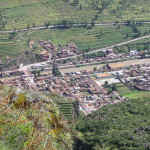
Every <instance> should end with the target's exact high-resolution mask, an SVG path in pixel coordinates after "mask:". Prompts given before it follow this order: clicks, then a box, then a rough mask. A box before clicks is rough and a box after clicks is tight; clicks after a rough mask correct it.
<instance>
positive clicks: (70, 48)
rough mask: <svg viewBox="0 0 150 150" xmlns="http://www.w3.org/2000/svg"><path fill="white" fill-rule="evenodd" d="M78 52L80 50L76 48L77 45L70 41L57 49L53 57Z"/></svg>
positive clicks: (56, 57) (66, 55)
mask: <svg viewBox="0 0 150 150" xmlns="http://www.w3.org/2000/svg"><path fill="white" fill-rule="evenodd" d="M80 53H81V52H80V51H79V50H78V48H77V46H76V45H75V44H74V43H70V44H67V45H65V46H64V47H62V48H60V49H59V50H58V52H57V54H56V56H55V59H59V58H65V57H69V56H74V55H76V54H80Z"/></svg>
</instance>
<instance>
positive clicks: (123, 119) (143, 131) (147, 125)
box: [76, 99, 150, 150]
mask: <svg viewBox="0 0 150 150" xmlns="http://www.w3.org/2000/svg"><path fill="white" fill-rule="evenodd" d="M149 107H150V99H136V100H133V101H128V102H123V103H118V104H115V105H110V106H106V107H103V108H102V109H100V110H98V111H96V112H94V113H92V114H90V115H88V116H87V117H81V118H80V120H79V121H78V123H77V127H76V128H77V130H78V131H79V135H78V136H79V137H78V139H77V141H76V150H79V149H80V150H102V149H104V150H149V148H150V139H149V137H150V109H149Z"/></svg>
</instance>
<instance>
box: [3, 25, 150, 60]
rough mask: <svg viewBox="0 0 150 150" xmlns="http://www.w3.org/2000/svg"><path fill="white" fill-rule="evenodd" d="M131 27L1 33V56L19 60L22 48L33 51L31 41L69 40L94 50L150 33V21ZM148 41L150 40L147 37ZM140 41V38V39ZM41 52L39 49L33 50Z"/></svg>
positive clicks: (81, 47) (58, 42) (81, 49)
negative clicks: (29, 43)
mask: <svg viewBox="0 0 150 150" xmlns="http://www.w3.org/2000/svg"><path fill="white" fill-rule="evenodd" d="M136 29H137V30H136V31H135V29H134V28H133V27H132V26H125V25H120V26H95V27H94V28H92V29H87V28H79V27H75V28H70V29H45V30H38V31H35V30H32V31H25V32H19V33H15V32H14V33H0V57H1V58H4V57H6V56H11V58H13V59H16V58H17V57H18V56H19V55H20V53H21V52H23V51H32V50H31V49H30V48H29V46H28V41H29V40H31V41H32V40H33V41H35V42H36V41H39V40H48V39H49V40H51V41H52V42H53V44H54V45H55V46H56V47H60V46H63V45H65V44H68V43H71V42H73V43H75V44H76V45H77V46H78V48H79V50H80V51H82V52H83V51H84V52H87V51H92V50H94V49H98V48H103V47H107V46H109V45H113V44H117V43H120V42H123V41H127V40H130V39H132V38H135V37H138V36H144V35H147V34H149V32H150V24H142V25H139V26H137V27H136ZM148 41H149V40H148ZM137 42H139V41H137ZM32 52H33V53H38V51H32Z"/></svg>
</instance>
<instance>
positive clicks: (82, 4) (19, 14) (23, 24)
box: [0, 0, 150, 30]
mask: <svg viewBox="0 0 150 150" xmlns="http://www.w3.org/2000/svg"><path fill="white" fill-rule="evenodd" d="M149 12H150V3H149V0H32V1H30V0H7V1H6V0H0V16H1V17H0V19H1V20H0V22H1V24H2V25H4V29H7V30H10V29H12V30H14V29H16V28H17V29H18V28H29V27H35V26H41V25H44V24H45V23H48V24H54V23H55V24H57V23H58V22H60V21H61V20H64V19H68V20H73V21H74V22H75V23H77V22H82V21H87V22H91V21H92V20H95V22H97V23H99V22H115V21H120V22H123V21H126V20H131V19H134V20H136V21H138V20H141V21H150V17H149Z"/></svg>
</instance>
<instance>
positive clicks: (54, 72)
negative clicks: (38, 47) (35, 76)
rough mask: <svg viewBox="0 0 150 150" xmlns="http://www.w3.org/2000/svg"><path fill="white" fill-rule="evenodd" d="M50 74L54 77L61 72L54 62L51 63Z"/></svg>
mask: <svg viewBox="0 0 150 150" xmlns="http://www.w3.org/2000/svg"><path fill="white" fill-rule="evenodd" d="M52 75H54V76H56V77H57V76H60V75H61V72H60V71H59V69H58V67H57V66H56V64H55V63H54V64H53V68H52Z"/></svg>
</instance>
